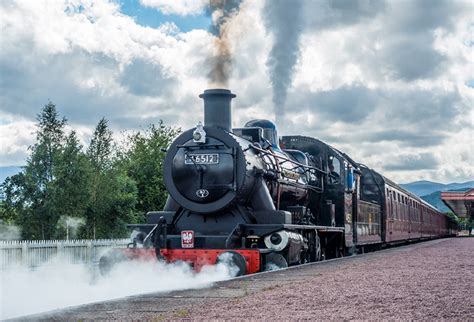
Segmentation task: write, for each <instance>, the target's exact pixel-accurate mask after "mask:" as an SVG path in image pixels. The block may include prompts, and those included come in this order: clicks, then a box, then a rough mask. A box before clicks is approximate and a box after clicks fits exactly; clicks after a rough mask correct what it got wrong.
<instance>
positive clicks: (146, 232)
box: [101, 89, 456, 274]
mask: <svg viewBox="0 0 474 322" xmlns="http://www.w3.org/2000/svg"><path fill="white" fill-rule="evenodd" d="M199 97H201V98H203V99H204V125H203V124H201V123H198V124H197V126H196V127H195V128H193V129H190V130H188V131H186V132H184V133H182V134H181V135H180V136H179V137H178V138H177V139H176V140H175V141H174V142H173V143H172V144H171V146H170V147H169V149H168V151H167V155H166V158H165V161H164V174H163V175H164V181H165V184H166V187H167V190H168V192H169V197H168V200H167V202H166V205H165V208H164V210H163V211H152V212H149V213H148V214H147V223H146V224H142V225H130V227H131V228H133V229H134V233H133V243H132V244H131V247H129V248H127V249H123V250H117V252H119V253H120V254H121V256H125V257H127V258H142V257H150V256H152V257H155V256H156V257H158V258H159V259H164V260H166V261H169V262H173V261H179V260H182V261H187V262H189V263H191V265H193V266H194V267H195V268H196V269H200V267H202V266H203V265H208V264H211V265H212V264H215V263H217V262H219V261H220V260H222V258H224V257H226V258H227V260H229V258H230V260H231V261H232V262H233V263H234V264H235V266H237V267H238V270H239V274H249V273H254V272H258V271H261V270H268V269H272V268H274V267H286V266H288V265H297V264H301V263H306V262H312V261H319V260H322V259H327V258H333V257H339V256H342V255H344V254H346V253H348V252H350V251H354V250H357V249H363V248H368V247H375V248H377V247H382V246H384V245H386V244H390V243H398V242H405V241H407V240H414V239H421V238H434V237H440V236H445V235H449V234H452V233H453V232H454V229H455V228H456V225H455V223H453V222H451V221H449V219H448V218H447V217H446V216H445V215H444V214H442V213H440V212H438V211H437V210H436V209H434V208H433V207H431V206H430V205H428V204H427V203H425V202H423V201H422V200H421V199H419V198H418V197H416V196H414V195H412V194H410V193H409V192H407V191H405V190H403V189H402V188H400V187H399V186H397V185H396V184H395V183H393V182H391V181H390V180H388V179H386V178H385V177H383V176H382V175H380V174H379V173H377V172H375V171H374V170H372V169H369V168H368V167H366V166H364V165H362V164H360V163H357V162H355V161H354V160H352V159H351V158H350V157H349V156H347V155H346V154H344V153H343V152H340V151H338V150H337V149H334V148H333V147H331V146H329V145H327V144H325V143H323V142H321V141H319V140H317V139H314V138H310V137H304V136H284V137H282V138H281V140H280V139H279V137H278V135H277V130H276V127H275V125H274V124H273V123H272V122H270V121H267V120H254V121H250V122H248V123H247V124H246V125H245V126H244V127H242V128H232V126H231V124H232V122H231V110H230V109H231V100H232V99H233V98H234V97H235V95H234V94H232V93H231V92H230V91H229V90H226V89H209V90H206V91H204V93H203V94H201V95H200V96H199ZM224 255H225V256H224ZM109 263H110V257H107V256H106V257H103V258H102V259H101V266H102V267H108V265H109Z"/></svg>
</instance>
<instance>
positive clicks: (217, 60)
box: [207, 0, 241, 87]
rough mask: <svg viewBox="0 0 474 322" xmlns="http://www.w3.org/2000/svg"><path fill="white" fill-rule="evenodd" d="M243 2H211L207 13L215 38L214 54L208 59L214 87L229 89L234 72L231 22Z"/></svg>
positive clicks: (232, 0) (211, 81)
mask: <svg viewBox="0 0 474 322" xmlns="http://www.w3.org/2000/svg"><path fill="white" fill-rule="evenodd" d="M240 2H241V0H209V5H208V7H207V13H208V15H209V16H210V17H211V19H212V25H211V27H210V28H209V31H210V32H211V33H212V34H213V35H214V36H215V38H214V52H213V53H212V55H211V57H209V59H208V64H209V68H210V71H209V74H208V78H209V81H210V83H211V85H212V86H223V87H227V83H228V80H229V77H230V74H231V72H232V63H233V58H232V47H231V38H230V35H229V31H230V20H231V19H232V18H233V17H235V16H236V15H237V13H238V11H239V6H240Z"/></svg>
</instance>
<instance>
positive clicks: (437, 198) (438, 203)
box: [421, 191, 451, 212]
mask: <svg viewBox="0 0 474 322" xmlns="http://www.w3.org/2000/svg"><path fill="white" fill-rule="evenodd" d="M421 199H423V200H424V201H426V202H427V203H429V204H430V205H432V206H433V207H435V208H436V209H438V210H439V211H442V212H449V211H451V210H450V209H449V208H448V207H446V205H445V204H444V202H443V201H442V200H441V191H435V192H433V193H430V194H429V195H426V196H421Z"/></svg>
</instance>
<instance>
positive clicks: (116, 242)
mask: <svg viewBox="0 0 474 322" xmlns="http://www.w3.org/2000/svg"><path fill="white" fill-rule="evenodd" d="M128 243H129V239H108V240H107V239H105V240H35V241H27V240H23V241H17V240H15V241H0V270H2V269H8V268H10V267H13V266H19V265H21V266H24V267H32V266H40V265H48V263H49V264H50V262H51V260H52V259H54V258H57V257H60V258H61V260H62V261H66V262H67V263H69V264H87V265H92V264H94V263H95V262H96V261H97V260H98V258H96V257H97V255H99V254H100V253H101V251H102V250H103V249H106V248H112V247H121V248H123V247H127V244H128Z"/></svg>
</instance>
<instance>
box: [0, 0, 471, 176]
mask: <svg viewBox="0 0 474 322" xmlns="http://www.w3.org/2000/svg"><path fill="white" fill-rule="evenodd" d="M141 3H142V4H143V5H145V6H149V7H153V8H157V9H158V10H160V11H162V12H163V13H165V14H178V15H191V14H196V13H200V12H201V13H202V11H203V10H204V6H205V2H203V1H159V0H155V1H153V0H142V1H141ZM423 4H424V2H421V1H420V2H415V4H410V5H409V6H410V10H411V11H410V12H411V13H412V14H410V16H409V17H404V18H403V23H402V20H400V15H401V14H402V13H403V12H404V10H405V11H406V8H405V9H404V8H401V7H399V5H398V2H395V1H388V2H381V1H376V2H375V3H371V2H370V1H369V2H367V1H351V2H340V3H339V2H327V3H326V2H318V3H317V4H315V2H307V3H306V4H305V8H304V10H303V11H304V13H305V27H304V29H303V30H302V35H301V38H300V44H301V56H300V57H299V60H298V61H297V65H296V73H295V75H294V78H293V82H292V84H291V87H290V88H289V91H288V101H287V106H286V110H287V113H286V120H285V122H284V123H283V124H279V126H280V128H281V134H301V135H309V136H315V137H318V138H320V139H323V140H326V141H327V142H328V143H330V144H333V145H335V146H336V147H338V148H340V149H342V150H344V151H346V152H347V153H348V154H349V155H351V156H352V157H353V158H354V159H356V160H359V161H361V162H363V163H366V164H367V165H369V166H371V167H374V168H376V169H378V170H380V171H381V172H383V173H384V174H387V175H388V176H389V177H390V178H393V179H394V180H396V181H411V180H413V179H416V178H426V179H432V180H440V181H444V182H447V181H451V180H459V181H462V180H467V179H472V177H473V176H474V170H473V164H474V162H473V160H472V155H473V153H472V152H473V151H472V141H473V130H472V129H473V128H474V112H473V111H472V102H473V101H474V94H473V90H472V88H470V87H468V86H466V82H467V81H469V80H471V79H472V64H473V63H474V62H473V59H472V39H471V37H472V35H471V34H472V26H471V25H470V24H471V21H470V20H471V19H470V17H469V10H464V11H463V10H460V9H459V8H460V7H463V6H464V5H463V4H460V3H453V4H450V3H448V2H443V4H440V8H441V9H443V10H444V12H442V13H440V12H438V11H439V10H441V9H439V10H437V9H436V8H437V7H436V6H433V7H430V8H431V9H430V11H428V13H429V14H426V12H425V11H426V10H425V9H424V7H423ZM262 8H263V2H260V1H244V2H243V3H242V5H241V10H240V13H239V15H237V16H236V18H235V19H234V20H233V21H232V22H231V24H232V27H231V30H230V39H232V43H231V46H232V48H231V51H232V53H233V66H234V69H233V72H232V75H231V79H230V80H229V88H231V89H232V91H233V92H235V93H236V94H237V98H236V99H235V100H234V103H233V106H234V114H233V118H234V125H235V126H241V125H243V123H245V122H247V121H248V120H250V119H252V118H273V106H272V100H271V97H272V92H271V85H270V78H269V76H268V70H267V67H266V64H265V62H266V61H267V57H268V54H269V51H270V49H271V45H272V37H270V35H269V33H268V31H267V30H265V26H264V24H263V22H262V12H261V10H262ZM423 12H425V15H423V17H420V16H419V15H420V13H423ZM417 15H418V16H417ZM426 15H427V16H426ZM417 17H418V18H417ZM178 27H179V26H178ZM178 27H177V26H175V25H173V24H171V23H166V22H165V23H164V24H163V25H162V26H161V27H159V28H150V27H143V26H140V25H138V24H137V23H136V22H135V21H134V19H133V18H132V17H129V16H127V15H124V14H123V13H121V12H120V7H119V5H117V3H116V2H114V1H105V0H104V1H89V0H68V1H67V2H66V1H65V2H64V3H63V2H61V1H46V0H42V1H41V0H38V1H26V0H24V1H21V0H19V1H17V2H0V33H1V34H0V37H1V45H2V50H0V75H1V76H0V91H1V95H0V117H1V122H0V130H1V131H2V133H1V134H2V141H1V144H2V151H1V153H0V159H1V164H2V165H21V164H23V163H24V162H23V160H24V158H25V157H26V155H27V146H28V145H29V144H31V143H33V141H34V135H33V134H32V132H34V128H33V124H34V122H35V117H36V114H37V113H38V112H39V110H40V108H41V107H42V106H43V105H44V104H46V103H47V102H48V100H51V101H52V102H53V103H55V104H56V105H57V107H58V110H59V112H60V113H61V114H62V115H65V116H66V117H67V118H68V119H69V122H70V124H71V126H72V127H73V128H75V129H76V130H77V132H78V135H79V137H80V138H81V141H82V142H83V143H85V144H86V143H87V142H88V139H89V137H90V133H91V132H92V129H93V127H94V126H95V125H96V123H97V121H98V120H99V119H100V118H101V117H105V118H107V119H109V120H110V125H111V127H112V128H113V129H114V130H115V132H116V133H119V131H120V130H134V129H138V128H140V127H142V128H143V127H145V126H146V125H147V124H149V123H152V122H156V121H157V120H159V119H163V120H164V121H165V122H166V123H167V124H170V125H175V126H181V127H183V128H188V127H190V126H193V125H194V124H195V123H196V122H197V121H198V120H200V119H202V105H201V101H200V99H199V98H197V95H198V94H200V93H201V92H202V90H203V89H205V88H206V87H207V86H208V80H207V77H206V75H207V69H206V68H207V67H208V66H207V59H208V57H209V54H210V53H211V52H212V44H213V42H212V36H211V34H210V33H209V32H207V31H206V30H192V31H190V32H186V33H183V32H180V31H179V29H178ZM470 28H471V29H470ZM404 47H406V50H404ZM403 55H405V56H403ZM430 57H432V58H430ZM423 60H425V61H423ZM4 115H8V117H6V116H5V117H4ZM467 115H470V116H469V117H468V116H467ZM459 134H461V138H460V137H459V136H458V135H459ZM417 155H418V156H420V158H418V159H417V158H416V156H417ZM421 156H423V158H421ZM394 160H399V161H400V162H399V165H403V162H405V164H406V161H407V160H408V161H410V160H416V161H417V162H418V165H420V164H421V163H422V162H421V161H432V162H431V164H432V165H433V166H432V167H431V168H425V169H416V170H415V169H413V168H414V166H413V163H412V164H411V167H412V169H411V170H410V169H409V168H410V166H406V167H405V168H404V170H396V171H394V170H391V169H390V166H387V165H389V164H390V162H392V161H394ZM420 160H421V161H420ZM393 168H394V165H393V164H392V169H393Z"/></svg>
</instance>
